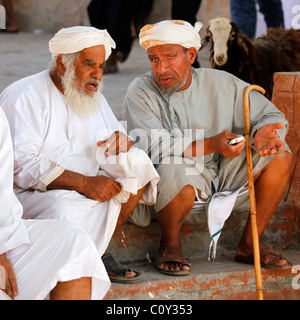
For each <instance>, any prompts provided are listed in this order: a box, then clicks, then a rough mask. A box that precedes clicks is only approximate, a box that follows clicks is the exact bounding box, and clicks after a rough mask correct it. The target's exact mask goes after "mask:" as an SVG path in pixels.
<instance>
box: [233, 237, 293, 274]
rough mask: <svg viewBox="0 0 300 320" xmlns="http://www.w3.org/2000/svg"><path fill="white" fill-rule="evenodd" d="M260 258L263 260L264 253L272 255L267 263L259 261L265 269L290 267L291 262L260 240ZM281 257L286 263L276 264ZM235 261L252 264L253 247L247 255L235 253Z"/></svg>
mask: <svg viewBox="0 0 300 320" xmlns="http://www.w3.org/2000/svg"><path fill="white" fill-rule="evenodd" d="M259 247H260V259H261V260H263V257H264V256H266V255H269V254H271V255H272V257H271V258H270V259H269V262H268V263H263V262H261V266H262V267H264V268H266V269H273V270H284V269H289V268H292V266H293V264H292V263H291V262H289V261H288V260H287V259H286V258H285V257H284V256H283V255H282V254H278V253H277V252H276V251H274V250H273V249H271V248H270V247H268V246H267V245H266V244H265V243H263V242H260V243H259ZM281 259H284V260H286V261H287V263H286V264H283V265H276V264H277V262H278V261H279V260H281ZM235 261H236V262H242V263H248V264H254V257H253V249H252V250H251V252H250V253H249V255H248V256H243V255H239V254H236V255H235Z"/></svg>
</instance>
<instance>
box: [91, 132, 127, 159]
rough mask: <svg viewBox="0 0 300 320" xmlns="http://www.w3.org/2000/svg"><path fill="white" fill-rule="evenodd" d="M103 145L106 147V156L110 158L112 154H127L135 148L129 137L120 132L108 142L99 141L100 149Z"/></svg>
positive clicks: (114, 134) (113, 135)
mask: <svg viewBox="0 0 300 320" xmlns="http://www.w3.org/2000/svg"><path fill="white" fill-rule="evenodd" d="M103 144H105V146H106V150H105V155H106V156H109V155H110V154H115V155H116V154H119V153H120V152H126V151H128V150H129V149H130V148H131V147H132V146H133V143H132V141H131V140H130V139H129V138H128V136H127V135H126V134H124V133H122V132H120V131H116V132H114V133H113V134H112V135H111V136H110V137H109V138H108V139H107V140H105V141H99V142H98V143H97V145H98V147H100V146H102V145H103Z"/></svg>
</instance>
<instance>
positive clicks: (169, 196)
mask: <svg viewBox="0 0 300 320" xmlns="http://www.w3.org/2000/svg"><path fill="white" fill-rule="evenodd" d="M199 27H200V25H199V24H198V23H197V24H196V25H195V27H193V26H192V25H190V24H189V23H187V22H184V21H180V20H173V21H162V22H160V23H157V24H154V25H146V26H145V27H144V28H142V29H141V32H140V44H141V46H142V47H143V48H145V49H146V50H147V54H148V58H149V60H150V63H151V67H152V72H149V73H146V74H144V75H141V76H139V77H137V78H136V79H135V80H134V81H133V82H132V83H131V84H130V86H129V88H128V91H127V94H126V97H125V101H124V105H123V114H124V118H125V120H127V122H128V123H127V126H128V130H129V132H130V134H131V136H133V137H135V138H136V139H137V141H139V143H138V146H139V147H140V148H142V149H143V150H145V151H146V152H147V153H148V154H149V156H150V157H151V159H152V161H153V163H154V164H155V166H156V169H157V171H158V173H159V175H160V181H159V183H158V194H157V201H156V203H155V204H154V206H151V207H145V206H144V207H143V208H142V207H141V206H140V205H139V206H138V207H137V208H136V209H135V211H134V212H133V214H132V216H131V219H132V221H134V222H135V223H137V224H140V225H146V224H148V223H150V220H151V214H153V213H155V214H157V218H158V221H159V223H160V226H161V229H162V236H161V242H160V248H159V251H158V254H157V256H156V266H157V268H158V269H159V270H160V271H161V272H162V273H167V274H171V275H187V274H189V273H190V265H189V263H188V261H187V260H186V258H185V256H184V254H183V252H182V248H181V242H180V237H179V234H180V228H181V226H182V224H183V222H184V221H186V222H190V223H199V222H200V221H201V217H200V215H201V213H199V212H197V211H195V210H192V208H193V206H194V204H195V200H197V201H196V202H197V205H198V206H202V209H203V210H202V211H203V212H204V210H205V212H206V215H207V220H208V227H209V232H210V236H211V247H210V256H211V258H213V259H214V258H215V256H216V244H217V240H218V237H219V236H220V233H221V230H222V226H223V224H224V222H225V220H226V218H227V217H228V216H229V215H230V213H231V210H232V208H233V207H234V206H237V205H239V204H241V203H242V201H243V199H245V196H244V197H243V195H247V193H245V192H246V191H247V189H246V191H245V188H246V187H247V166H246V152H245V148H244V147H245V142H244V141H242V142H240V143H238V144H236V145H231V144H229V142H230V141H231V139H234V138H237V137H240V136H243V135H244V134H245V128H244V118H243V92H244V90H245V88H246V87H247V86H248V84H247V83H245V82H243V81H241V80H239V79H237V78H236V77H234V76H232V75H231V74H228V73H225V72H220V71H217V70H212V69H201V68H200V69H194V68H192V67H191V66H192V64H193V62H194V60H195V58H196V55H197V51H198V49H199V47H200V37H199V34H198V32H199ZM250 100H251V106H253V107H252V108H251V124H252V132H251V145H252V147H253V161H254V173H255V181H256V184H255V187H256V199H257V220H258V232H259V237H260V238H261V236H262V234H263V232H264V230H265V228H266V227H267V226H268V224H269V221H270V219H271V217H272V216H273V214H274V212H275V209H276V207H277V205H278V204H279V202H280V200H281V197H282V195H283V193H284V190H285V188H286V185H287V182H288V178H289V173H290V165H291V153H290V151H289V148H288V146H287V145H286V144H285V142H284V137H285V134H286V132H287V127H288V123H287V120H286V119H285V118H284V116H283V114H282V113H281V112H279V110H278V109H277V108H276V107H275V106H274V105H273V104H272V103H271V102H270V101H268V100H267V99H266V98H264V97H263V96H262V95H261V94H260V93H258V92H252V93H251V94H250ZM133 129H134V130H133ZM132 132H134V133H135V136H134V135H133V134H132ZM142 211H144V212H143V213H142V214H141V212H142ZM203 214H204V213H203ZM147 217H148V219H147ZM199 249H202V248H199ZM260 249H261V262H262V265H263V266H266V267H268V268H274V269H283V268H289V267H290V264H289V263H288V261H287V260H286V259H285V258H283V257H282V256H281V255H278V254H277V253H276V252H275V251H273V250H272V249H270V248H269V247H268V246H267V245H266V244H264V243H261V244H260ZM236 260H237V261H241V262H247V263H253V252H252V234H251V225H250V223H249V222H248V223H247V225H246V228H245V232H244V234H243V236H242V239H241V241H240V243H239V245H238V247H237V249H236Z"/></svg>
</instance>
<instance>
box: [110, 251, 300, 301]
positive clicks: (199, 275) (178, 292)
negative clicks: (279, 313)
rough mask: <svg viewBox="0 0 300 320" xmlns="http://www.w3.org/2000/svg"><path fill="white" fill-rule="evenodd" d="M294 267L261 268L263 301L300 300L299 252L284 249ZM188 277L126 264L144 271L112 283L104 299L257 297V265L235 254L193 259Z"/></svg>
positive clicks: (240, 298)
mask: <svg viewBox="0 0 300 320" xmlns="http://www.w3.org/2000/svg"><path fill="white" fill-rule="evenodd" d="M284 256H286V257H287V258H288V259H289V261H291V262H293V264H294V267H293V269H287V270H281V271H278V270H270V269H264V268H262V269H261V273H262V282H263V296H264V300H299V299H300V280H299V278H300V277H299V276H300V251H299V250H291V249H289V250H286V251H285V252H284ZM190 262H191V268H192V271H191V274H190V275H189V276H181V277H180V276H177V277H174V276H169V275H163V274H161V273H160V272H159V271H158V270H157V269H156V268H155V266H154V264H153V263H152V262H143V263H131V264H127V266H128V267H129V268H134V269H135V270H138V271H142V272H144V274H145V279H144V280H143V281H142V282H140V283H136V284H118V283H112V286H111V288H110V290H109V292H108V294H107V295H106V297H105V300H256V299H257V293H256V280H255V272H254V266H252V265H247V264H242V263H237V262H235V261H234V256H233V255H225V256H218V258H217V259H216V260H215V262H214V263H212V262H209V261H207V259H206V258H204V257H203V258H193V259H191V260H190Z"/></svg>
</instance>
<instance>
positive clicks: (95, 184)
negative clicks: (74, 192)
mask: <svg viewBox="0 0 300 320" xmlns="http://www.w3.org/2000/svg"><path fill="white" fill-rule="evenodd" d="M121 188H122V187H121V185H120V184H119V183H118V182H116V181H114V180H113V179H111V178H108V177H105V176H101V175H100V176H96V177H89V176H87V177H85V183H84V186H83V190H82V193H83V194H84V195H85V196H86V197H87V198H90V199H93V200H96V201H99V202H105V201H108V200H110V199H111V198H112V197H114V196H115V195H117V194H118V193H119V192H120V191H121Z"/></svg>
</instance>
